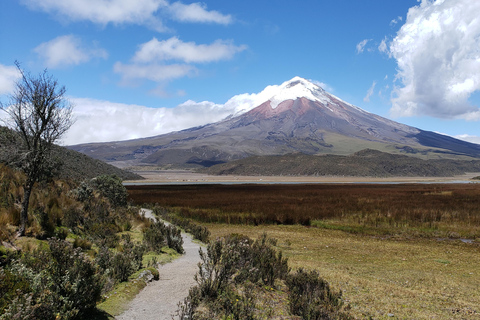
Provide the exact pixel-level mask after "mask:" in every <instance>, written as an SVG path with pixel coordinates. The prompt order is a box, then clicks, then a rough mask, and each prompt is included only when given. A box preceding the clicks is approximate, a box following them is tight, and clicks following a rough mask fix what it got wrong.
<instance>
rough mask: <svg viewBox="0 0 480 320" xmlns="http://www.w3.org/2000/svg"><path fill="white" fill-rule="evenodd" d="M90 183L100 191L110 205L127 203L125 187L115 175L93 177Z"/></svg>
mask: <svg viewBox="0 0 480 320" xmlns="http://www.w3.org/2000/svg"><path fill="white" fill-rule="evenodd" d="M90 185H91V186H92V187H93V188H94V189H97V190H98V191H100V193H101V194H102V196H104V197H106V198H107V199H108V200H109V201H110V203H111V204H112V206H114V207H124V206H126V205H127V197H128V194H127V189H125V187H124V186H123V184H122V179H121V178H119V177H117V176H116V175H101V176H98V177H96V178H93V179H92V180H91V181H90Z"/></svg>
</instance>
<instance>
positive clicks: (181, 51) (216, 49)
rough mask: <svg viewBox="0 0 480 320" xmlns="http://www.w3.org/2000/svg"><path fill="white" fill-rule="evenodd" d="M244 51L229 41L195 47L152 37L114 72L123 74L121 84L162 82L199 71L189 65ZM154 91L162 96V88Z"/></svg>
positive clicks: (228, 56) (185, 43) (241, 47)
mask: <svg viewBox="0 0 480 320" xmlns="http://www.w3.org/2000/svg"><path fill="white" fill-rule="evenodd" d="M246 48H247V47H246V46H244V45H241V46H235V45H234V44H233V43H232V42H230V41H224V40H216V41H214V42H213V43H212V44H198V45H197V44H196V43H195V42H183V41H181V40H179V39H178V38H177V37H172V38H170V39H168V40H164V41H158V40H157V39H156V38H153V39H152V40H150V41H148V42H146V43H143V44H141V45H140V47H139V49H138V50H137V52H136V53H135V55H134V56H133V58H132V63H131V64H123V63H121V62H117V63H115V65H114V72H115V73H118V74H121V75H122V82H123V83H124V84H128V83H129V82H130V81H131V80H134V79H147V80H151V81H154V82H162V81H163V82H165V81H170V80H173V79H178V78H182V77H185V76H194V75H196V74H197V73H198V69H197V68H196V67H195V66H193V65H192V63H207V62H215V61H220V60H227V59H231V58H233V56H234V55H235V54H236V53H238V52H241V51H243V50H245V49H246ZM168 60H180V61H182V62H185V64H168V63H166V62H167V61H168ZM156 92H157V93H159V94H160V95H165V93H164V92H163V91H162V88H157V89H156Z"/></svg>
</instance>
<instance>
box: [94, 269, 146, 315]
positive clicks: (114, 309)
mask: <svg viewBox="0 0 480 320" xmlns="http://www.w3.org/2000/svg"><path fill="white" fill-rule="evenodd" d="M141 271H143V269H142V270H140V271H138V272H136V273H135V274H134V275H132V277H131V280H129V281H128V282H121V283H119V284H118V285H116V286H115V288H114V289H113V290H112V291H110V292H109V293H108V294H107V296H106V297H105V300H104V301H103V302H102V303H99V304H98V305H97V309H99V310H100V311H103V312H105V313H106V314H108V315H110V316H111V317H114V316H118V315H120V314H121V313H122V312H124V311H125V310H127V309H128V304H129V302H130V301H132V300H133V299H134V298H135V296H136V295H137V294H138V293H139V292H140V291H141V290H142V289H143V288H145V286H146V285H147V284H146V282H145V281H143V280H135V279H136V277H138V274H139V273H140V272H141Z"/></svg>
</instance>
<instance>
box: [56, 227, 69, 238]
mask: <svg viewBox="0 0 480 320" xmlns="http://www.w3.org/2000/svg"><path fill="white" fill-rule="evenodd" d="M67 236H68V229H67V228H64V227H61V228H57V229H56V230H55V237H56V238H58V239H60V240H65V239H66V238H67Z"/></svg>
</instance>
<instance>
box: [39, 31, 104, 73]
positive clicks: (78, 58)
mask: <svg viewBox="0 0 480 320" xmlns="http://www.w3.org/2000/svg"><path fill="white" fill-rule="evenodd" d="M34 51H35V52H36V53H37V54H38V55H39V56H40V57H41V58H42V59H44V60H45V63H46V65H47V67H49V68H57V67H62V66H69V65H79V64H81V63H85V62H88V61H90V60H91V59H92V58H102V59H106V58H107V57H108V53H107V51H106V50H104V49H101V48H95V47H92V48H87V47H85V46H83V45H82V41H81V40H80V39H79V38H77V37H75V36H73V35H67V36H59V37H57V38H55V39H53V40H50V41H48V42H44V43H42V44H40V45H39V46H37V47H36V48H35V49H34Z"/></svg>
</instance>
